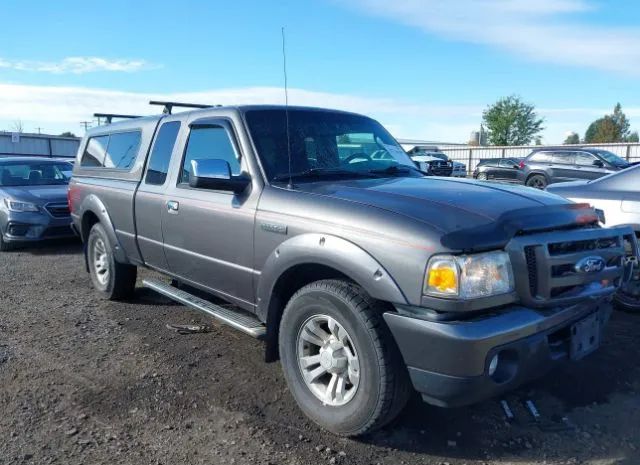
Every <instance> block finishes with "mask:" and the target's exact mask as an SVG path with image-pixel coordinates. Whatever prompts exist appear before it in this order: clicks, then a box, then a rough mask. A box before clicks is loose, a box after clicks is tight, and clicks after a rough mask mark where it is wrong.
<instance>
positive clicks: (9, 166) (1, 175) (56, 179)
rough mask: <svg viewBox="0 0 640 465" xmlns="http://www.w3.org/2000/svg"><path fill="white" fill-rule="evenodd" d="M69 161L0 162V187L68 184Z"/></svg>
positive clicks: (70, 168) (69, 174)
mask: <svg viewBox="0 0 640 465" xmlns="http://www.w3.org/2000/svg"><path fill="white" fill-rule="evenodd" d="M72 169H73V167H72V166H71V164H70V163H65V162H60V163H51V162H41V161H20V162H17V161H16V162H9V163H1V164H0V187H11V186H14V187H15V186H48V185H64V184H69V179H70V178H71V171H72Z"/></svg>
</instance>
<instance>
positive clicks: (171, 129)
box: [144, 121, 180, 186]
mask: <svg viewBox="0 0 640 465" xmlns="http://www.w3.org/2000/svg"><path fill="white" fill-rule="evenodd" d="M179 132H180V121H170V122H168V123H164V124H163V125H162V126H160V129H159V130H158V136H157V137H156V140H155V142H154V143H153V149H152V150H151V155H150V156H149V166H148V167H147V174H146V176H145V178H144V182H145V184H151V185H154V186H161V185H163V184H164V183H165V181H166V180H167V173H168V172H169V163H171V155H172V153H173V149H174V147H175V145H176V140H177V138H178V133H179Z"/></svg>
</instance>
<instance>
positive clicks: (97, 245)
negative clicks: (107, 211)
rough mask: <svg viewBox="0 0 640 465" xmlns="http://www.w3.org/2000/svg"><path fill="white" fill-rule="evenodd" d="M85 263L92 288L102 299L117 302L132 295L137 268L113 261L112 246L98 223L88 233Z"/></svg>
mask: <svg viewBox="0 0 640 465" xmlns="http://www.w3.org/2000/svg"><path fill="white" fill-rule="evenodd" d="M87 262H88V264H89V274H90V276H91V282H92V283H93V287H95V288H96V290H98V291H99V292H100V293H101V294H102V295H103V296H104V297H106V298H107V299H109V300H119V299H126V298H128V297H131V296H132V295H133V291H134V290H135V285H136V276H137V268H136V267H135V266H133V265H126V264H123V263H118V262H117V261H116V260H115V258H114V256H113V245H112V244H111V241H110V240H109V236H108V235H107V232H106V231H105V229H104V227H103V226H102V225H101V224H100V223H96V224H94V225H93V227H92V228H91V231H90V232H89V237H88V239H87Z"/></svg>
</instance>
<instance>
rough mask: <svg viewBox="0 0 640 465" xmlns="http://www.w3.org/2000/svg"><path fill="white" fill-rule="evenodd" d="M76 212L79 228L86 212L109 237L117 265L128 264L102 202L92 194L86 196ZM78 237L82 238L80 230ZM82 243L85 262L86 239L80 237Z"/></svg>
mask: <svg viewBox="0 0 640 465" xmlns="http://www.w3.org/2000/svg"><path fill="white" fill-rule="evenodd" d="M78 210H79V212H80V214H79V217H80V226H81V227H82V222H83V221H84V217H85V215H86V214H87V213H88V212H91V213H93V214H94V215H95V216H97V217H98V220H99V221H100V223H101V224H102V225H103V226H104V229H105V231H106V232H107V236H109V241H110V242H111V243H112V244H113V258H114V259H115V260H116V261H117V262H118V263H124V264H129V263H130V262H129V259H128V258H127V255H126V253H125V251H124V249H123V248H122V244H120V241H119V240H118V236H117V235H116V229H115V227H114V226H113V222H112V221H111V217H110V216H109V213H108V212H107V208H106V207H105V205H104V203H102V200H100V199H99V198H98V197H97V196H96V195H94V194H91V195H88V196H87V197H86V198H85V199H84V200H83V201H82V203H81V204H80V208H79V209H78ZM80 235H81V236H82V228H81V229H80ZM82 241H83V242H84V244H85V260H86V257H87V254H86V244H87V238H86V237H82ZM87 269H88V264H87Z"/></svg>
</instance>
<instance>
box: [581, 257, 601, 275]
mask: <svg viewBox="0 0 640 465" xmlns="http://www.w3.org/2000/svg"><path fill="white" fill-rule="evenodd" d="M606 265H607V264H606V263H605V261H604V259H603V258H602V257H584V258H583V259H581V260H580V261H579V262H578V263H576V266H575V267H574V269H575V270H576V273H598V272H600V271H602V270H604V268H605V266H606Z"/></svg>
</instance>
